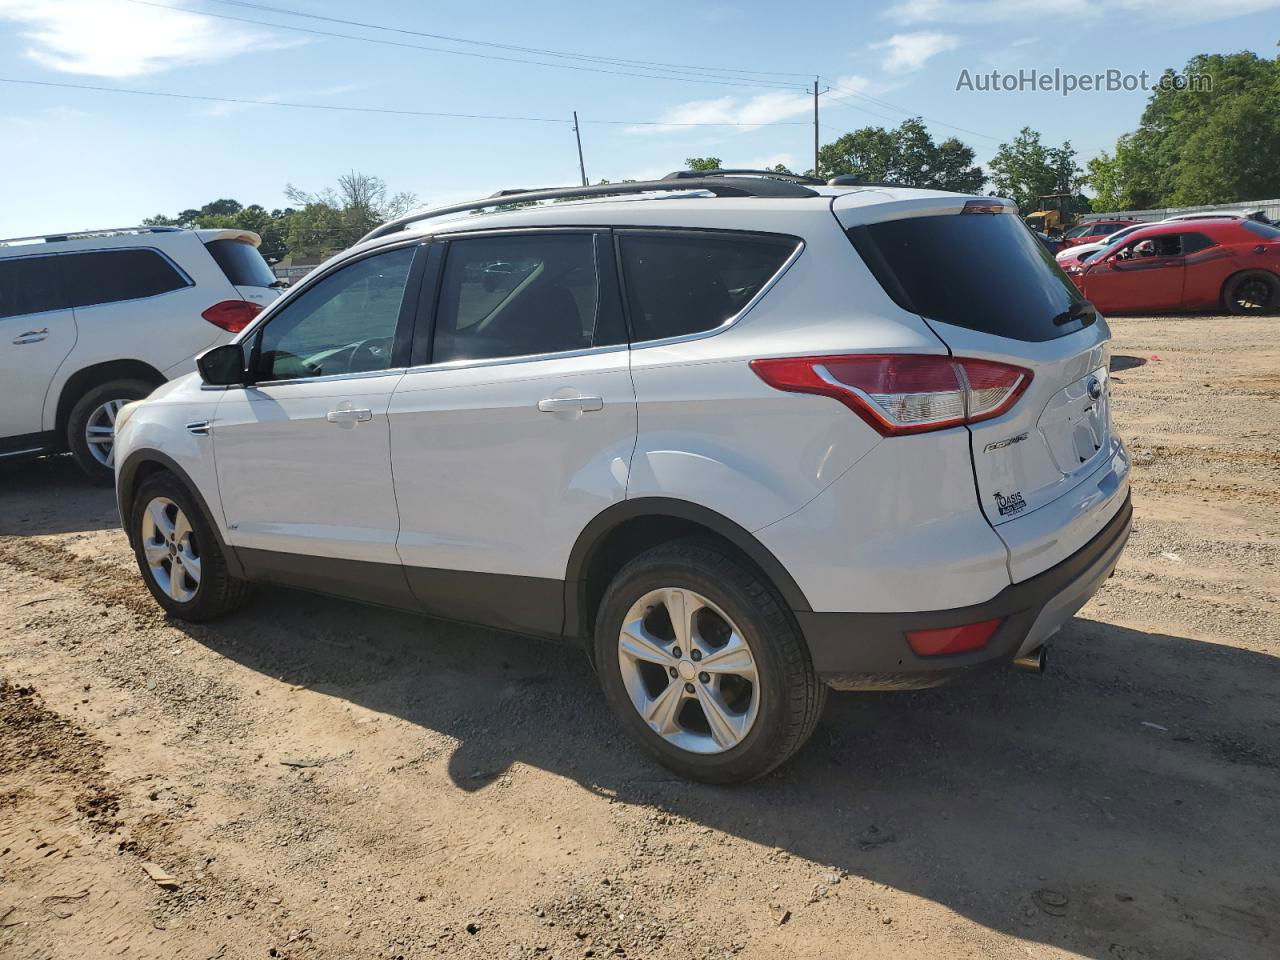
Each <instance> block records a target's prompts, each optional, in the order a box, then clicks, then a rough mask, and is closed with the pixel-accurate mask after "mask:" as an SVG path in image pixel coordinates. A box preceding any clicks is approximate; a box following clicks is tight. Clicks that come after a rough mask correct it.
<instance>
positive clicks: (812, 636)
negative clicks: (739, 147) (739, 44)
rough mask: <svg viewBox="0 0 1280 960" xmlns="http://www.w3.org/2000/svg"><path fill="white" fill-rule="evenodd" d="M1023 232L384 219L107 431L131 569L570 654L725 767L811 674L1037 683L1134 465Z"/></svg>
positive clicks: (205, 589) (676, 743)
mask: <svg viewBox="0 0 1280 960" xmlns="http://www.w3.org/2000/svg"><path fill="white" fill-rule="evenodd" d="M624 194H634V195H635V196H633V197H630V198H626V197H623V196H622V195H624ZM591 198H594V199H591ZM584 199H585V200H587V201H588V202H560V203H550V204H542V205H525V204H532V203H533V202H535V201H541V200H561V201H565V200H584ZM512 203H519V204H521V205H522V208H521V209H515V210H512V209H509V208H508V209H503V208H502V205H503V204H512ZM485 207H491V208H492V207H496V208H497V210H496V212H492V213H490V214H488V215H483V216H470V215H468V216H462V217H460V218H455V219H452V220H450V219H446V218H445V215H446V214H450V213H465V214H470V213H476V212H478V211H480V210H482V209H483V208H485ZM1016 214H1017V211H1016V209H1015V208H1014V207H1013V206H1012V205H1011V204H1010V203H1009V202H1008V201H1004V200H999V199H993V198H982V197H967V196H959V195H956V194H950V193H940V192H936V191H928V190H916V189H906V188H899V187H887V186H847V185H844V184H843V183H841V182H839V180H837V181H832V184H831V185H828V184H824V183H821V182H818V181H811V180H805V179H804V178H788V179H777V178H770V177H749V176H742V175H735V176H728V175H714V174H699V175H686V174H673V175H672V177H669V178H667V179H666V180H662V181H652V182H647V183H639V184H613V185H608V186H602V187H590V188H566V189H563V190H551V191H536V192H524V193H515V194H513V193H505V194H501V195H495V197H493V198H487V199H485V200H479V201H474V202H472V203H468V204H459V205H456V206H453V207H450V208H445V209H443V210H438V211H433V212H431V213H428V214H423V215H418V216H416V217H410V218H405V219H402V220H400V221H396V222H393V223H391V224H389V225H387V226H386V227H383V228H380V229H379V230H376V231H374V232H373V233H372V234H370V235H369V237H367V238H365V240H364V241H362V242H361V243H360V244H358V245H357V246H355V247H353V248H352V249H351V250H349V251H347V252H346V253H344V254H342V255H340V256H338V257H336V258H334V259H333V260H331V261H329V262H328V263H327V264H325V265H324V266H322V267H321V268H319V269H317V270H316V271H315V272H314V273H313V274H311V275H310V276H309V277H307V278H306V279H305V280H304V281H303V282H302V283H301V284H300V285H299V286H297V287H295V288H294V289H293V290H291V291H290V292H289V293H288V294H287V295H286V296H285V297H284V298H282V299H281V300H280V301H278V302H277V303H276V304H274V305H273V306H272V307H270V308H269V309H268V310H267V311H266V312H265V313H264V314H263V315H262V316H261V317H259V318H257V320H256V321H255V322H254V323H253V325H252V326H251V327H250V328H249V329H247V330H245V331H244V332H243V333H242V334H240V336H239V337H237V338H236V341H235V342H234V343H233V344H229V345H226V346H221V347H218V348H215V349H214V350H212V351H210V352H208V353H206V354H204V355H203V356H202V357H201V358H200V360H199V367H200V372H201V373H200V376H191V377H185V378H182V379H180V380H177V381H175V382H173V383H170V384H168V385H167V386H165V387H162V388H160V389H159V390H157V391H156V392H155V393H154V394H153V395H152V396H151V397H150V398H149V399H147V400H145V401H143V402H142V403H139V404H134V405H130V406H129V407H126V408H125V410H124V411H123V412H122V413H121V414H120V417H119V419H118V420H117V423H118V426H119V433H118V438H117V454H118V456H117V496H118V500H119V505H120V513H121V516H122V518H123V521H124V525H125V529H126V530H127V531H128V535H129V537H130V539H131V542H132V544H133V546H134V549H135V552H136V555H137V560H138V565H139V568H140V570H141V573H142V576H143V577H144V579H145V581H146V583H147V586H148V587H149V588H150V590H151V592H152V594H153V595H154V596H155V598H156V600H157V602H159V603H160V605H161V606H163V607H164V608H165V610H167V611H169V612H170V613H172V614H173V615H174V616H177V617H180V618H185V619H189V620H204V619H208V618H211V617H215V616H218V615H220V614H222V613H225V612H227V611H229V610H231V609H233V608H234V607H235V606H237V605H238V604H239V603H240V601H241V600H242V598H243V597H244V596H245V594H246V591H247V588H248V585H249V583H251V582H254V581H258V582H269V583H279V584H288V585H293V586H298V587H303V588H305V589H309V590H313V591H318V592H322V593H328V594H333V595H337V596H341V597H350V598H355V599H359V600H365V601H370V602H374V603H378V604H383V605H387V606H392V607H398V608H402V609H406V610H413V611H418V612H421V613H426V614H429V615H432V616H436V617H440V618H445V619H451V620H460V621H469V622H473V623H478V624H484V625H488V626H491V627H495V628H499V629H503V630H509V631H514V632H518V633H522V634H527V635H531V636H540V637H549V638H561V639H565V640H567V641H569V642H572V643H578V644H581V645H582V646H583V647H584V648H585V649H586V650H587V652H588V653H589V655H590V656H591V657H592V660H593V662H594V664H595V666H596V669H597V671H598V673H599V676H600V680H601V683H602V685H603V687H604V692H605V696H606V698H607V699H608V701H609V703H610V704H611V705H612V707H613V709H614V710H615V711H616V713H617V715H618V717H619V719H620V721H621V723H622V724H623V726H624V727H626V729H627V730H628V731H629V732H630V733H631V734H632V735H633V736H634V737H635V738H636V739H637V740H638V741H639V742H640V743H641V744H642V745H644V746H645V747H646V748H647V749H648V750H650V751H651V752H652V753H653V754H654V755H655V756H656V757H657V758H658V759H659V760H660V761H661V762H663V763H665V764H667V765H669V766H670V767H672V768H673V769H675V770H677V771H679V772H680V773H682V774H684V775H686V776H689V777H693V778H698V779H702V780H707V781H715V782H730V781H737V780H743V779H748V778H751V777H756V776H760V775H761V774H763V773H766V772H767V771H769V770H771V769H772V768H773V767H775V766H776V765H777V764H779V763H781V762H782V761H783V760H785V759H786V758H787V757H788V756H789V755H790V754H791V753H792V752H794V751H795V750H796V749H797V748H798V747H799V746H800V745H801V744H802V743H803V742H804V740H805V738H806V737H808V736H809V734H810V732H811V731H812V730H813V728H814V725H815V723H816V722H817V719H818V716H819V713H820V711H821V708H822V704H823V701H824V695H825V692H826V689H827V687H828V686H831V687H835V688H838V689H853V690H871V689H903V688H913V687H924V686H930V685H933V684H937V683H940V682H942V681H944V680H947V679H948V678H950V677H953V676H955V675H957V674H961V673H964V672H966V671H969V670H972V669H975V668H979V667H983V666H988V665H1007V664H1009V663H1011V662H1016V663H1019V664H1022V665H1029V666H1032V667H1036V668H1042V667H1043V663H1044V655H1043V651H1044V645H1045V644H1046V642H1047V641H1048V640H1049V638H1050V636H1051V635H1052V634H1053V633H1054V632H1055V631H1057V630H1058V628H1059V627H1061V626H1062V625H1063V624H1064V623H1065V622H1066V621H1067V620H1068V619H1070V617H1071V616H1072V614H1073V613H1074V612H1075V611H1076V610H1078V609H1079V608H1080V607H1081V606H1082V605H1083V604H1084V603H1085V602H1086V601H1087V600H1088V599H1089V597H1090V596H1092V595H1093V593H1094V592H1095V591H1096V590H1097V589H1098V588H1099V586H1100V585H1101V584H1102V582H1103V581H1104V580H1105V579H1106V578H1107V576H1108V575H1109V574H1110V573H1111V571H1112V569H1113V568H1114V566H1115V564H1116V561H1117V559H1118V557H1119V555H1120V552H1121V550H1122V549H1123V546H1124V543H1125V541H1126V538H1127V536H1128V532H1129V525H1130V515H1131V507H1130V503H1129V459H1128V455H1127V454H1126V452H1125V448H1124V446H1123V445H1122V444H1121V442H1120V440H1119V439H1118V438H1117V437H1116V436H1115V435H1114V434H1113V432H1112V429H1111V418H1110V413H1109V407H1108V340H1109V337H1110V334H1109V331H1108V329H1107V325H1106V323H1105V322H1104V321H1103V320H1102V318H1101V317H1099V316H1098V315H1097V314H1096V313H1095V312H1094V311H1093V309H1092V308H1091V307H1090V305H1089V304H1088V303H1087V302H1086V301H1084V300H1082V299H1081V297H1080V295H1079V293H1078V292H1077V290H1076V288H1075V287H1074V286H1073V285H1072V283H1071V281H1070V280H1069V279H1067V277H1066V276H1065V275H1064V274H1063V273H1062V272H1061V271H1059V270H1058V269H1057V267H1056V266H1055V264H1054V261H1053V258H1052V256H1050V255H1049V254H1048V253H1047V252H1046V251H1045V250H1044V249H1043V248H1042V247H1041V246H1040V244H1039V242H1038V241H1037V240H1036V238H1035V237H1034V236H1033V235H1032V234H1031V233H1030V232H1029V231H1028V230H1027V229H1026V227H1025V226H1023V224H1022V222H1021V220H1020V219H1019V218H1018V216H1017V215H1016ZM957 250H965V251H966V255H965V257H963V258H958V257H956V251H957Z"/></svg>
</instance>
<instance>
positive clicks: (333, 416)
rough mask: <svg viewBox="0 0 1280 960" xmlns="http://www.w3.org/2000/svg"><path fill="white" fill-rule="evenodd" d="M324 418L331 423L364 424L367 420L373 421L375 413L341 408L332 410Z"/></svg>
mask: <svg viewBox="0 0 1280 960" xmlns="http://www.w3.org/2000/svg"><path fill="white" fill-rule="evenodd" d="M324 418H325V419H326V420H328V421H329V422H330V423H364V422H365V421H366V420H372V419H373V411H372V410H363V409H362V410H356V409H353V408H351V407H340V408H339V409H337V410H330V411H329V412H328V413H326V414H325V415H324Z"/></svg>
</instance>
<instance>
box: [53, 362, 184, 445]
mask: <svg viewBox="0 0 1280 960" xmlns="http://www.w3.org/2000/svg"><path fill="white" fill-rule="evenodd" d="M112 380H146V381H148V382H150V383H152V384H153V385H154V386H157V387H158V386H160V384H162V383H164V382H165V379H164V374H163V373H161V372H160V371H159V370H157V369H156V368H155V367H153V366H151V364H149V363H143V362H142V361H141V360H105V361H103V362H102V363H94V364H90V365H89V366H87V367H84V368H83V369H80V370H77V371H76V372H75V373H73V374H72V375H71V376H69V377H67V379H66V382H65V383H63V385H62V389H61V390H60V391H59V392H58V405H57V407H56V408H55V413H54V424H53V428H54V430H56V431H57V433H58V436H59V437H60V438H62V439H64V440H65V438H66V433H67V421H68V420H70V419H71V408H72V407H74V406H75V405H76V403H77V402H78V401H79V400H80V398H81V397H83V396H84V395H85V394H86V393H88V392H89V391H90V390H92V389H93V388H94V387H97V386H101V385H102V384H104V383H109V382H111V381H112ZM46 409H48V408H47V407H46ZM46 422H47V421H46Z"/></svg>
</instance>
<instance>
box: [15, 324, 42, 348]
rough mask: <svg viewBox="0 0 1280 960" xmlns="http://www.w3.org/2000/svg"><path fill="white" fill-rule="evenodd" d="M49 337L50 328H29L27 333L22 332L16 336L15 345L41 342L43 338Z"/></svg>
mask: <svg viewBox="0 0 1280 960" xmlns="http://www.w3.org/2000/svg"><path fill="white" fill-rule="evenodd" d="M48 339H49V328H48V327H45V328H44V329H43V330H28V331H27V332H26V333H20V334H18V336H17V337H15V338H14V340H13V343H14V346H17V347H21V346H22V345H24V344H27V343H39V342H40V341H41V340H48Z"/></svg>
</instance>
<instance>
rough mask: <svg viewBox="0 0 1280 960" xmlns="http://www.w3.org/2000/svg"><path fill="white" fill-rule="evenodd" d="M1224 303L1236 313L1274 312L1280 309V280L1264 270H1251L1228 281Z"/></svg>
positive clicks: (1224, 288) (1224, 293)
mask: <svg viewBox="0 0 1280 960" xmlns="http://www.w3.org/2000/svg"><path fill="white" fill-rule="evenodd" d="M1222 302H1223V305H1224V306H1225V307H1226V308H1227V309H1228V310H1229V311H1230V312H1231V313H1235V314H1243V315H1249V314H1264V313H1274V312H1275V311H1276V310H1277V309H1280V280H1278V279H1277V278H1276V277H1275V276H1274V275H1273V274H1270V273H1267V272H1266V271H1264V270H1250V271H1248V272H1247V273H1240V274H1237V275H1236V276H1234V277H1232V278H1231V279H1230V280H1228V281H1227V283H1226V286H1224V287H1223V288H1222Z"/></svg>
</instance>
